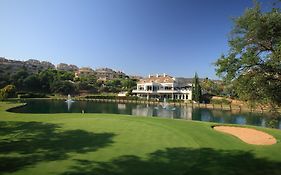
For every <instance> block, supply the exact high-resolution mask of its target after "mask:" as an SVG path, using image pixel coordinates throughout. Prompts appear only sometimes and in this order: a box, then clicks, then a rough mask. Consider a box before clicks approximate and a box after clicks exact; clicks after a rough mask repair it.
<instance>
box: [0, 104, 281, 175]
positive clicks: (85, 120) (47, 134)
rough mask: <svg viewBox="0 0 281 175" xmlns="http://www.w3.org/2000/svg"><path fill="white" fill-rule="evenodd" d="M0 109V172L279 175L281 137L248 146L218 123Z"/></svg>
mask: <svg viewBox="0 0 281 175" xmlns="http://www.w3.org/2000/svg"><path fill="white" fill-rule="evenodd" d="M17 105H19V104H18V103H11V102H1V103H0V128H1V130H0V138H1V140H0V172H1V174H5V173H7V174H24V175H26V174H112V175H117V174H118V175H121V174H122V175H126V174H128V175H129V174H130V175H132V174H133V175H134V174H138V175H140V174H151V175H152V174H161V175H180V174H232V173H233V172H235V173H236V174H245V175H246V174H247V175H249V174H271V175H275V174H276V175H277V174H278V175H279V174H281V169H280V167H281V152H280V150H281V143H280V140H281V131H280V130H277V129H268V128H261V127H253V126H247V127H251V128H256V129H258V130H262V131H265V132H267V133H269V134H271V135H273V136H274V137H275V138H276V139H277V141H278V142H277V143H276V144H274V145H270V146H255V145H249V144H246V143H244V142H242V141H241V140H239V139H237V138H235V137H233V136H229V135H227V134H223V133H219V132H217V131H214V130H213V129H212V127H211V126H212V125H214V123H209V122H198V121H186V120H172V119H166V118H151V117H137V116H134V117H132V116H128V115H116V114H81V113H61V114H22V113H10V112H7V111H6V110H7V109H9V108H11V107H15V106H17Z"/></svg>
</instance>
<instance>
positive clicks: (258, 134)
mask: <svg viewBox="0 0 281 175" xmlns="http://www.w3.org/2000/svg"><path fill="white" fill-rule="evenodd" d="M214 129H215V130H217V131H220V132H224V133H228V134H231V135H234V136H236V137H238V138H239V139H241V140H242V141H244V142H246V143H248V144H253V145H272V144H275V143H276V139H275V138H274V137H273V136H272V135H270V134H267V133H265V132H262V131H258V130H255V129H251V128H242V127H234V126H215V127H214Z"/></svg>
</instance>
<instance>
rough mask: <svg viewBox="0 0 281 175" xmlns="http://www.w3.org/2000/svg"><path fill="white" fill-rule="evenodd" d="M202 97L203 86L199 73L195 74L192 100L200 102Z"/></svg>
mask: <svg viewBox="0 0 281 175" xmlns="http://www.w3.org/2000/svg"><path fill="white" fill-rule="evenodd" d="M201 97H202V92H201V86H200V83H199V78H198V75H197V73H195V76H194V79H193V84H192V99H193V100H194V101H196V102H200V101H201Z"/></svg>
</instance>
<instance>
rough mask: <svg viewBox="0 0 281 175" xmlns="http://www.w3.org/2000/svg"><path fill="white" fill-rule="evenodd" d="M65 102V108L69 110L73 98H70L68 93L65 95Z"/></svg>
mask: <svg viewBox="0 0 281 175" xmlns="http://www.w3.org/2000/svg"><path fill="white" fill-rule="evenodd" d="M65 102H66V103H67V110H68V111H69V110H70V107H71V104H72V103H74V100H72V99H71V96H70V94H68V95H67V100H66V101H65Z"/></svg>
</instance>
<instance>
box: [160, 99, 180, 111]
mask: <svg viewBox="0 0 281 175" xmlns="http://www.w3.org/2000/svg"><path fill="white" fill-rule="evenodd" d="M160 106H161V108H162V109H165V110H170V111H174V110H176V108H175V107H170V106H169V103H168V102H167V99H166V98H164V100H163V103H162V104H161V105H160ZM155 109H160V108H159V107H155Z"/></svg>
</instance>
